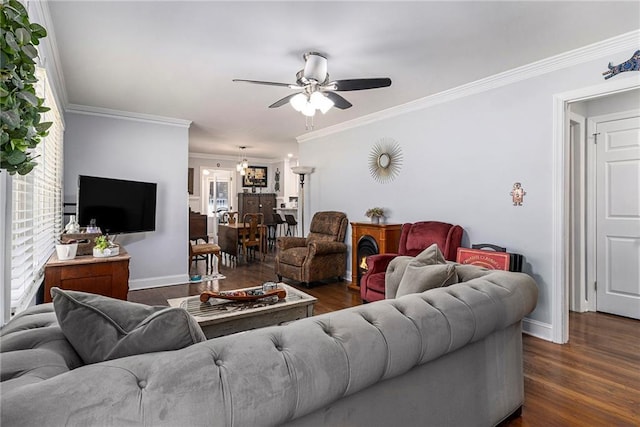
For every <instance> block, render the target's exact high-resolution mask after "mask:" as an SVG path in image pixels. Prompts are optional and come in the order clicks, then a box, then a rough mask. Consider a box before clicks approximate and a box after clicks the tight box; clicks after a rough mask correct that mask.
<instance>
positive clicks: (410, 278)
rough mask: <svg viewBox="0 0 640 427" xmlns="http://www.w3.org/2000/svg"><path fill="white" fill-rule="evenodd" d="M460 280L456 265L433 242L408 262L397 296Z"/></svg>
mask: <svg viewBox="0 0 640 427" xmlns="http://www.w3.org/2000/svg"><path fill="white" fill-rule="evenodd" d="M457 282H458V276H457V273H456V269H455V266H454V265H453V264H447V261H446V260H445V259H444V256H443V255H442V252H441V251H440V249H439V248H438V245H437V244H435V243H434V244H432V245H431V246H429V247H428V248H427V249H425V250H423V251H422V252H420V253H419V254H418V255H416V257H415V258H413V259H412V260H411V261H409V262H408V263H406V267H405V269H404V272H402V278H401V279H400V283H399V284H398V290H397V292H396V295H395V296H396V298H397V297H401V296H403V295H407V294H415V293H420V292H424V291H426V290H427V289H432V288H438V287H441V286H448V285H452V284H454V283H457Z"/></svg>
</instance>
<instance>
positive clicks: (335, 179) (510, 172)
mask: <svg viewBox="0 0 640 427" xmlns="http://www.w3.org/2000/svg"><path fill="white" fill-rule="evenodd" d="M628 56H629V52H628V50H624V51H622V52H619V54H618V55H614V56H610V55H608V56H607V57H603V58H600V59H597V60H590V61H588V62H585V63H580V64H576V65H571V66H566V67H565V68H562V69H559V70H556V71H548V72H546V73H544V74H541V75H534V74H536V73H537V72H536V71H535V69H534V71H533V72H531V71H530V70H529V71H528V72H529V73H530V74H527V75H525V74H524V73H523V76H525V77H522V78H523V79H524V80H519V79H518V78H517V76H516V78H514V76H513V75H509V76H508V77H509V80H507V79H506V78H505V83H504V84H505V85H504V86H501V87H495V86H499V84H496V83H495V82H494V81H492V82H493V83H491V84H490V85H489V84H488V85H487V86H482V87H481V86H478V87H480V89H477V88H475V87H469V89H468V93H469V95H468V96H465V97H463V98H458V99H453V98H454V97H452V99H451V100H449V101H446V99H445V97H442V98H438V99H442V101H437V102H426V101H425V103H424V105H426V107H424V108H421V109H416V107H415V106H411V111H408V112H406V113H401V112H398V111H397V110H398V109H396V111H392V112H389V114H388V117H389V118H381V119H378V120H363V121H362V122H363V123H364V124H363V125H359V126H357V127H352V128H346V126H344V127H345V129H344V130H340V129H341V128H337V129H336V132H335V133H332V130H326V129H325V130H322V131H317V132H315V133H314V134H311V135H306V136H304V137H301V138H300V140H301V141H302V142H301V143H300V147H299V156H300V163H301V164H305V165H309V166H315V168H316V172H315V173H314V174H312V175H311V176H310V177H309V179H308V185H305V191H306V192H307V193H306V194H307V199H308V204H307V206H306V211H305V212H306V213H307V216H308V217H310V216H311V215H312V214H313V212H316V211H320V210H329V209H335V210H341V211H344V212H346V213H347V215H348V217H349V220H350V221H365V220H366V218H365V216H364V212H365V211H366V209H367V208H370V207H373V206H382V207H384V208H385V210H386V211H387V212H388V214H387V215H388V217H387V222H392V223H404V222H414V221H420V220H438V221H444V222H450V223H453V224H460V225H461V226H462V227H464V229H465V234H464V238H463V245H464V246H468V245H470V244H471V243H485V242H486V243H494V244H498V245H501V246H506V247H507V250H509V251H511V252H517V253H521V254H523V255H524V256H525V260H526V265H525V268H524V270H525V272H527V273H529V274H531V275H532V276H533V277H534V278H535V279H536V281H537V282H538V285H539V289H540V293H539V300H538V306H537V308H536V310H535V311H534V312H533V313H532V314H531V316H530V318H531V319H533V320H534V321H536V322H538V323H539V324H541V325H545V327H549V329H550V325H551V323H552V295H553V292H552V291H553V286H554V284H553V283H552V281H553V275H552V270H553V260H554V256H557V254H554V253H553V250H554V248H553V245H552V238H553V211H552V209H553V198H552V195H553V190H554V189H553V187H552V184H553V181H552V167H553V153H554V149H553V148H554V147H553V135H554V133H553V132H554V129H553V119H554V115H553V95H554V94H557V93H562V92H566V91H570V90H574V89H577V88H582V87H587V86H591V85H595V84H601V83H602V81H603V79H602V74H601V73H602V72H603V71H604V70H606V64H607V63H608V62H609V61H612V62H614V63H617V62H616V60H620V61H618V62H621V61H623V60H625V58H628ZM576 61H577V60H576ZM574 63H575V61H574ZM541 69H544V68H541ZM625 74H626V75H625ZM629 74H631V73H624V74H621V75H619V76H616V77H615V78H614V79H624V78H628V75H629ZM529 75H534V76H533V77H529ZM518 80H519V81H518ZM485 87H486V89H485ZM491 87H493V89H492V88H491ZM478 91H480V92H479V93H477V92H478ZM407 110H409V109H408V108H407ZM338 113H339V112H338ZM336 114H337V113H336ZM354 124H356V125H358V124H359V122H357V121H356V122H355V123H354ZM383 137H390V138H393V139H395V140H396V141H397V142H398V143H399V144H400V146H401V147H402V151H403V155H404V156H403V157H404V161H403V165H402V169H401V171H400V175H399V176H398V177H397V178H396V179H395V180H394V181H392V182H391V183H387V184H380V183H377V182H376V181H375V180H374V179H373V178H372V177H371V176H370V174H369V171H368V162H367V161H368V155H369V152H370V150H371V148H372V147H373V145H374V144H375V142H376V141H378V140H379V139H380V138H383ZM516 181H518V182H521V183H522V186H523V188H524V189H525V190H526V192H527V194H526V196H525V198H524V205H523V206H522V207H515V206H513V205H512V202H511V197H510V195H509V192H510V191H511V189H512V186H513V183H514V182H516ZM347 244H348V245H349V246H351V236H350V233H349V234H348V235H347ZM349 259H350V258H349ZM348 269H349V270H350V269H351V265H349V266H348ZM349 275H350V273H349V272H348V273H347V276H349Z"/></svg>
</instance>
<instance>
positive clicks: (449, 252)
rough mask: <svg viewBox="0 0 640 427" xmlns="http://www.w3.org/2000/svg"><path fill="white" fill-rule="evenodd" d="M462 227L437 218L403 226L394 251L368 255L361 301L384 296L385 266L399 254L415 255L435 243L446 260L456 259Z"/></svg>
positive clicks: (369, 300)
mask: <svg viewBox="0 0 640 427" xmlns="http://www.w3.org/2000/svg"><path fill="white" fill-rule="evenodd" d="M462 231H463V229H462V227H460V226H459V225H453V224H447V223H445V222H438V221H422V222H416V223H413V224H412V223H407V224H404V225H403V226H402V232H401V234H400V243H399V245H398V253H397V254H378V255H371V256H368V257H367V273H366V274H365V275H364V276H362V279H361V280H360V295H361V296H362V299H363V301H368V302H373V301H378V300H381V299H384V280H385V272H386V271H387V266H388V265H389V263H390V262H391V260H392V259H394V258H395V257H397V256H399V255H405V256H411V257H414V256H416V255H418V254H419V253H420V252H422V251H423V250H425V249H426V248H428V247H429V246H431V245H432V244H434V243H437V244H438V248H440V251H441V252H442V254H443V255H444V257H445V259H447V260H448V261H455V260H456V253H457V250H458V247H459V246H460V242H461V240H462Z"/></svg>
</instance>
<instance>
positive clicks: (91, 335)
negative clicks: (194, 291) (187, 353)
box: [51, 288, 206, 364]
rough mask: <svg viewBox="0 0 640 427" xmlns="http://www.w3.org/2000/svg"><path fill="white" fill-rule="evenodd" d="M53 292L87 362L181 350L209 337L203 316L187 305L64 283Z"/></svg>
mask: <svg viewBox="0 0 640 427" xmlns="http://www.w3.org/2000/svg"><path fill="white" fill-rule="evenodd" d="M51 296H52V298H53V308H54V310H55V312H56V317H57V318H58V323H59V324H60V328H61V329H62V332H63V333H64V336H65V337H66V338H67V340H68V341H69V342H70V343H71V345H72V346H73V348H74V349H75V350H76V352H77V353H78V355H80V357H81V358H82V360H83V361H84V362H85V363H87V364H89V363H97V362H102V361H104V360H110V359H117V358H120V357H125V356H131V355H134V354H141V353H151V352H156V351H168V350H178V349H181V348H183V347H187V346H189V345H191V344H195V343H197V342H201V341H205V340H206V337H205V336H204V333H203V332H202V329H200V326H199V325H198V322H196V320H195V319H194V318H193V317H192V316H191V315H190V314H189V313H187V311H186V310H184V309H182V308H173V307H163V306H157V307H152V306H148V305H144V304H137V303H133V302H128V301H122V300H118V299H114V298H109V297H105V296H102V295H94V294H89V293H85V292H77V291H65V290H62V289H60V288H52V289H51Z"/></svg>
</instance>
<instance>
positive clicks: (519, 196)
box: [509, 182, 527, 206]
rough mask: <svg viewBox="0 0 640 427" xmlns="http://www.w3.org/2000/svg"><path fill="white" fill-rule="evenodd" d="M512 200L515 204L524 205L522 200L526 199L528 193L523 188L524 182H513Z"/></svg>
mask: <svg viewBox="0 0 640 427" xmlns="http://www.w3.org/2000/svg"><path fill="white" fill-rule="evenodd" d="M509 194H510V195H511V200H512V201H513V206H522V202H523V201H524V195H525V194H527V192H526V191H524V188H522V184H520V183H519V182H516V183H514V184H513V190H511V193H509Z"/></svg>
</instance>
